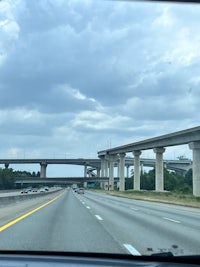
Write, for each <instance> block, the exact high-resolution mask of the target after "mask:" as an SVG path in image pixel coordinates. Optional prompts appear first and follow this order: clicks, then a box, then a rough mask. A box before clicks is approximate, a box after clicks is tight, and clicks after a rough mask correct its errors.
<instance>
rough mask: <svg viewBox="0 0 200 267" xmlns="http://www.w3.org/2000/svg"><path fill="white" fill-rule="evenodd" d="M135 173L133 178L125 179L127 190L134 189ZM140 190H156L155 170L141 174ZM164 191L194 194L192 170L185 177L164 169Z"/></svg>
mask: <svg viewBox="0 0 200 267" xmlns="http://www.w3.org/2000/svg"><path fill="white" fill-rule="evenodd" d="M133 181H134V173H133V174H132V176H131V178H126V179H125V189H126V190H127V189H132V188H133ZM140 188H141V189H142V190H155V168H154V169H152V170H150V171H148V172H143V173H141V176H140ZM164 190H167V191H176V192H180V193H192V169H189V170H188V171H187V173H186V174H185V175H179V174H177V173H175V172H171V171H169V170H167V169H166V168H164Z"/></svg>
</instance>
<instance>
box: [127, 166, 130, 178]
mask: <svg viewBox="0 0 200 267" xmlns="http://www.w3.org/2000/svg"><path fill="white" fill-rule="evenodd" d="M129 167H130V166H129V165H127V166H126V177H127V178H129Z"/></svg>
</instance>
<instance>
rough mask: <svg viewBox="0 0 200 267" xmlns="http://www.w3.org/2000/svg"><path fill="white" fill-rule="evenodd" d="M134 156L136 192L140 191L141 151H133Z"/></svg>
mask: <svg viewBox="0 0 200 267" xmlns="http://www.w3.org/2000/svg"><path fill="white" fill-rule="evenodd" d="M133 155H134V188H133V189H134V190H140V155H141V151H140V150H135V151H133Z"/></svg>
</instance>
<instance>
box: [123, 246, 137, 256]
mask: <svg viewBox="0 0 200 267" xmlns="http://www.w3.org/2000/svg"><path fill="white" fill-rule="evenodd" d="M123 245H124V247H125V248H126V249H127V250H128V251H129V252H130V253H131V254H132V255H134V256H140V255H141V254H140V252H139V251H137V249H135V248H134V247H133V246H132V245H130V244H123Z"/></svg>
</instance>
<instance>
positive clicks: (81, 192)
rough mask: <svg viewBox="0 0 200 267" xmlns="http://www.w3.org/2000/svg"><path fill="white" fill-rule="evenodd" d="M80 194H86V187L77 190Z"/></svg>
mask: <svg viewBox="0 0 200 267" xmlns="http://www.w3.org/2000/svg"><path fill="white" fill-rule="evenodd" d="M76 192H77V193H78V194H80V195H82V194H84V193H85V192H84V188H79V189H78V190H77V191H76Z"/></svg>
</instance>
